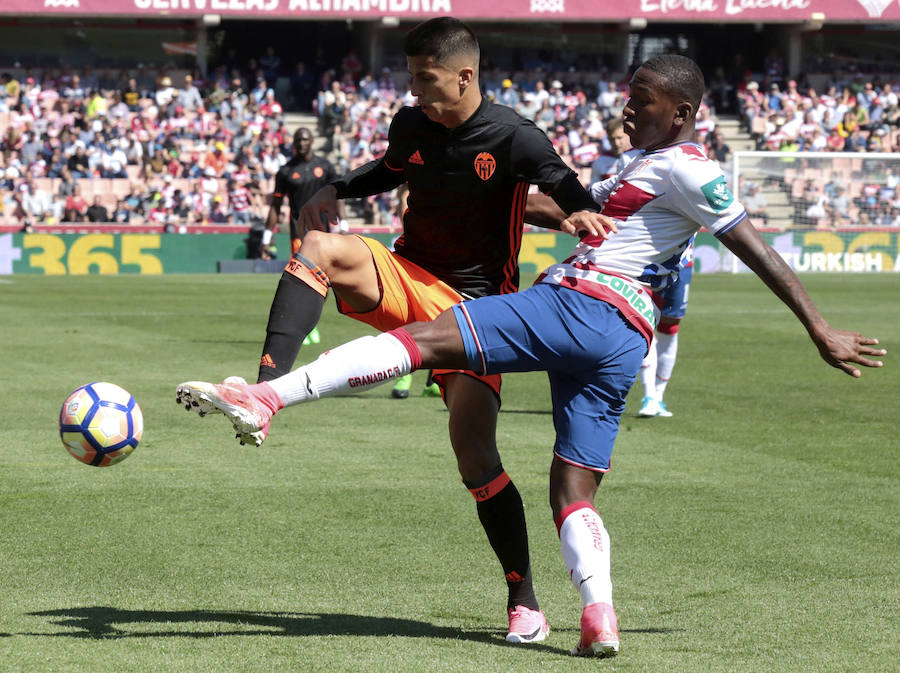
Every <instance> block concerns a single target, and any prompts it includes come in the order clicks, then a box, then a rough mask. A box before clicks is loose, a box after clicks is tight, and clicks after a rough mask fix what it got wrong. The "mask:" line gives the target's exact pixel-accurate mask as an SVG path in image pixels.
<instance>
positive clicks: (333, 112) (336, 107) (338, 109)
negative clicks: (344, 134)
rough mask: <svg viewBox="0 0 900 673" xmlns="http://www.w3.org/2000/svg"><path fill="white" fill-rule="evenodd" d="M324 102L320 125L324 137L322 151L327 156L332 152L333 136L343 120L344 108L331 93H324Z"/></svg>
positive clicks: (333, 145)
mask: <svg viewBox="0 0 900 673" xmlns="http://www.w3.org/2000/svg"><path fill="white" fill-rule="evenodd" d="M324 100H325V107H324V109H323V110H322V116H321V120H322V121H321V123H322V135H323V136H325V145H324V147H323V148H322V151H323V152H325V153H326V154H328V153H330V152H332V151H333V150H334V147H335V144H334V142H335V138H334V135H335V131H336V130H337V128H338V125H339V124H340V123H341V121H342V119H343V116H344V107H343V105H342V104H341V102H340V101H339V100H338V97H337V96H336V95H335V93H334V92H333V91H326V92H325V97H324Z"/></svg>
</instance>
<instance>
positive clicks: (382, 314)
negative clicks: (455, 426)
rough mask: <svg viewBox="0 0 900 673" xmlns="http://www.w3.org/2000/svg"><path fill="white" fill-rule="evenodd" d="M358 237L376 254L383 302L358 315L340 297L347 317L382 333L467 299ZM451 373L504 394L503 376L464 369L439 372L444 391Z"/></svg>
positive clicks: (372, 241) (375, 243)
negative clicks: (501, 391) (482, 383)
mask: <svg viewBox="0 0 900 673" xmlns="http://www.w3.org/2000/svg"><path fill="white" fill-rule="evenodd" d="M357 238H359V240H361V241H362V242H363V243H365V244H366V245H367V246H369V250H370V251H371V252H372V260H373V261H374V262H375V271H376V273H377V275H378V290H379V294H380V295H381V301H379V302H378V306H376V307H375V308H374V309H372V310H371V311H366V312H364V313H357V312H356V311H354V310H353V309H352V308H351V307H350V306H348V305H347V304H345V303H344V302H343V301H341V299H340V298H339V297H337V307H338V311H340V312H341V313H343V314H344V315H346V316H349V317H350V318H353V319H354V320H359V321H360V322H364V323H366V324H367V325H371V326H372V327H374V328H375V329H377V330H378V331H380V332H387V331H389V330H392V329H396V328H397V327H403V326H404V325H408V324H409V323H411V322H419V321H428V320H434V319H435V318H437V317H438V315H440V314H441V312H443V311H445V310H446V309H448V308H450V307H451V306H453V305H454V304H458V303H459V302H461V301H462V300H463V298H462V296H461V295H460V294H459V293H458V292H457V291H456V290H454V289H453V288H452V287H450V286H449V285H447V284H446V283H445V282H444V281H442V280H439V279H438V278H436V277H435V276H434V275H432V274H431V273H430V272H428V271H426V270H425V269H423V268H422V267H420V266H418V265H417V264H414V263H412V262H410V261H409V260H408V259H405V258H403V257H401V256H399V255H395V254H394V253H393V252H391V251H390V250H388V249H387V248H386V247H384V246H383V245H382V244H381V243H379V242H378V241H376V240H375V239H372V238H366V237H365V236H358V237H357ZM448 374H466V375H468V376H471V377H473V378H476V379H478V380H479V381H483V382H484V383H485V384H486V385H487V386H490V388H491V389H492V390H493V391H494V393H496V394H497V396H498V397H499V395H500V381H501V378H500V375H499V374H493V375H490V376H479V375H478V374H476V373H475V372H471V371H467V370H463V369H435V370H434V380H435V382H436V383H437V384H438V385H439V386H440V387H441V389H443V388H444V377H445V376H447V375H448Z"/></svg>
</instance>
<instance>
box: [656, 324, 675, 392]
mask: <svg viewBox="0 0 900 673" xmlns="http://www.w3.org/2000/svg"><path fill="white" fill-rule="evenodd" d="M656 340H657V346H656V351H657V357H658V359H659V363H658V365H657V367H656V399H658V400H661V399H662V398H663V394H664V393H665V392H666V386H667V385H669V379H670V378H672V370H673V369H674V368H675V357H676V356H677V355H678V332H675V334H663V333H661V332H660V333H659V334H657V335H656Z"/></svg>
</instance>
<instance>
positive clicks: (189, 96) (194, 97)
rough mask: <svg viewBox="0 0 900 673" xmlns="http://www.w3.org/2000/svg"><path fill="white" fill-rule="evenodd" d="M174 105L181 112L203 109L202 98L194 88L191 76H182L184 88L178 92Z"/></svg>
mask: <svg viewBox="0 0 900 673" xmlns="http://www.w3.org/2000/svg"><path fill="white" fill-rule="evenodd" d="M176 103H177V105H178V106H179V107H180V108H182V109H183V110H191V111H196V110H198V109H199V108H201V107H203V97H202V96H201V95H200V90H199V89H198V88H197V87H196V86H194V78H193V76H192V75H190V74H188V75H185V76H184V86H183V87H182V88H181V89H180V90H179V91H178V96H177V97H176Z"/></svg>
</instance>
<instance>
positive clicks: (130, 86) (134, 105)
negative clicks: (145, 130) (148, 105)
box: [121, 77, 143, 112]
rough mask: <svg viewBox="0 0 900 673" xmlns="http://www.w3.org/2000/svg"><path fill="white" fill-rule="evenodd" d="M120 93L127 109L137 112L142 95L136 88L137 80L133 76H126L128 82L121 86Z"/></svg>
mask: <svg viewBox="0 0 900 673" xmlns="http://www.w3.org/2000/svg"><path fill="white" fill-rule="evenodd" d="M121 94H122V101H123V102H124V103H125V105H127V106H128V109H129V110H131V111H132V112H137V111H138V109H139V107H138V106H139V104H140V102H141V98H143V95H142V94H141V91H140V90H139V89H138V85H137V80H136V79H135V78H134V77H129V78H128V82H127V83H126V84H125V86H124V87H123V88H122V90H121Z"/></svg>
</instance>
